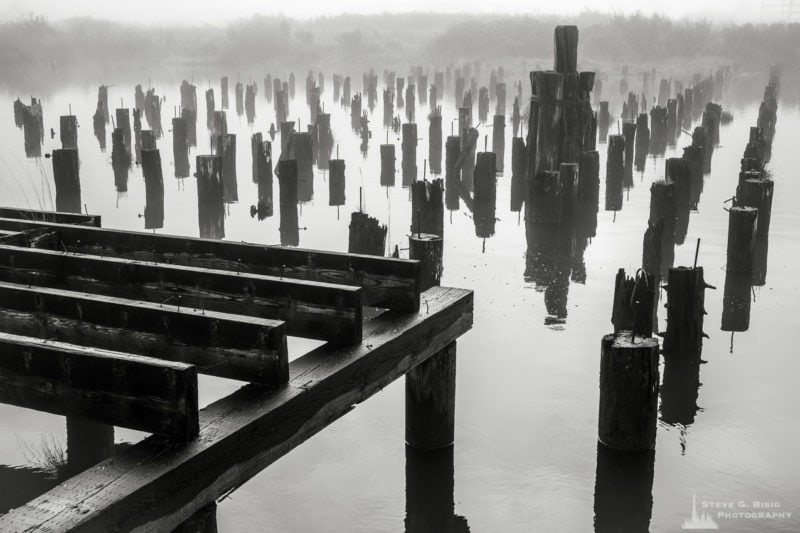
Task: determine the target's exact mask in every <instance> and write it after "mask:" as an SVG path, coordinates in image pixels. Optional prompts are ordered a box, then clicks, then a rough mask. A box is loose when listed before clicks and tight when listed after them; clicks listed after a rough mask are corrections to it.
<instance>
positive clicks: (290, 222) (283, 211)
mask: <svg viewBox="0 0 800 533" xmlns="http://www.w3.org/2000/svg"><path fill="white" fill-rule="evenodd" d="M276 173H277V174H278V184H279V187H280V228H279V231H280V238H281V245H282V246H297V245H298V244H300V228H299V226H298V224H299V221H298V214H297V203H298V196H297V161H296V160H294V159H284V160H282V161H278V165H277V166H276Z"/></svg>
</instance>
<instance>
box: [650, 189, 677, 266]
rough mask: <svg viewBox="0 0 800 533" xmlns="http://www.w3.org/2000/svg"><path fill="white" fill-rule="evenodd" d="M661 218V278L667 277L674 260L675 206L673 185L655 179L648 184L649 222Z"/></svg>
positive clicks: (652, 222)
mask: <svg viewBox="0 0 800 533" xmlns="http://www.w3.org/2000/svg"><path fill="white" fill-rule="evenodd" d="M659 219H660V220H663V228H662V231H661V254H660V256H661V275H660V276H659V277H660V278H661V279H664V278H666V277H667V270H668V269H669V268H670V267H671V266H672V263H673V261H674V260H675V224H676V220H677V206H676V203H675V185H674V184H672V183H667V182H666V181H664V180H657V181H654V182H653V183H652V185H650V217H649V219H648V221H649V223H650V224H655V223H656V222H657V221H658V220H659Z"/></svg>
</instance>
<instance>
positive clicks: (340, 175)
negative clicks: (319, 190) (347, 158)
mask: <svg viewBox="0 0 800 533" xmlns="http://www.w3.org/2000/svg"><path fill="white" fill-rule="evenodd" d="M328 167H329V170H330V175H329V176H328V185H329V187H328V189H329V191H328V205H329V206H340V205H344V204H345V177H344V168H345V164H344V159H331V160H330V161H329V162H328Z"/></svg>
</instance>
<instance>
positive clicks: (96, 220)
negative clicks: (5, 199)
mask: <svg viewBox="0 0 800 533" xmlns="http://www.w3.org/2000/svg"><path fill="white" fill-rule="evenodd" d="M0 217H2V218H18V219H21V220H36V221H40V222H58V223H60V224H79V225H83V226H94V227H97V228H99V227H100V215H83V214H80V213H65V212H59V211H37V210H34V209H20V208H17V207H0Z"/></svg>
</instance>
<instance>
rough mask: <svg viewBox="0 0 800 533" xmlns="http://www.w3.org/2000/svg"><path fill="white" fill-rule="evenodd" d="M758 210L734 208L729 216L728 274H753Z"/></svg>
mask: <svg viewBox="0 0 800 533" xmlns="http://www.w3.org/2000/svg"><path fill="white" fill-rule="evenodd" d="M757 227H758V209H756V208H754V207H732V208H731V209H730V211H729V215H728V262H727V266H726V269H727V271H728V272H748V273H749V272H752V271H753V251H754V249H755V243H756V228H757Z"/></svg>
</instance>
